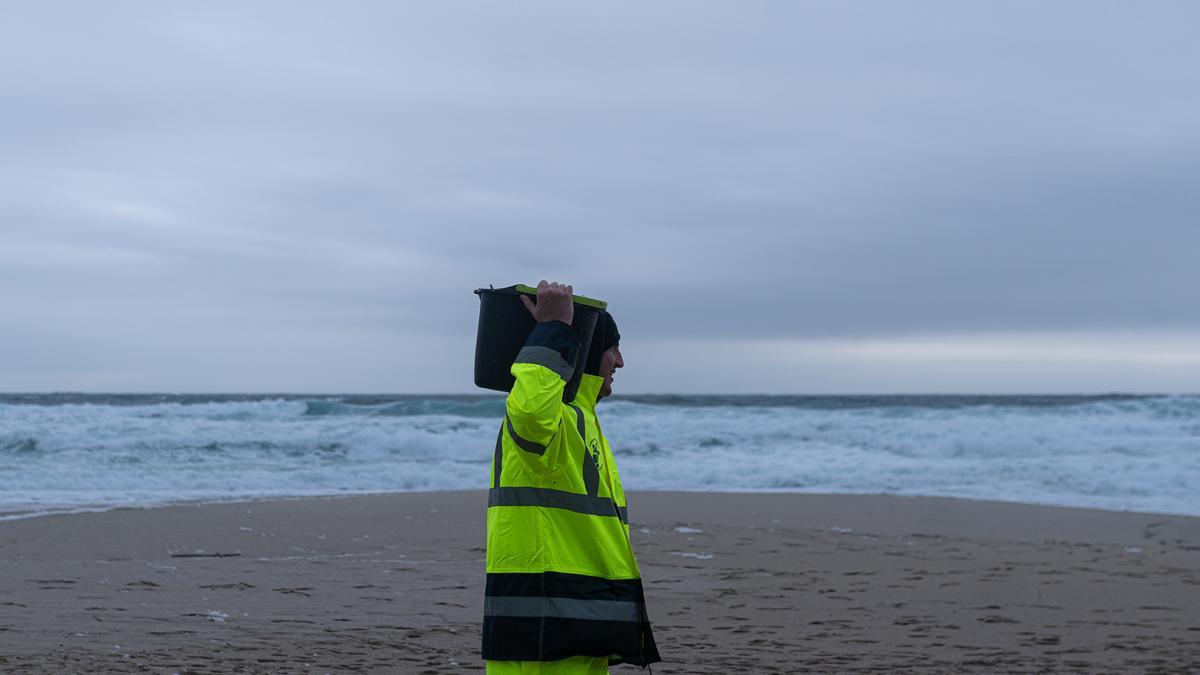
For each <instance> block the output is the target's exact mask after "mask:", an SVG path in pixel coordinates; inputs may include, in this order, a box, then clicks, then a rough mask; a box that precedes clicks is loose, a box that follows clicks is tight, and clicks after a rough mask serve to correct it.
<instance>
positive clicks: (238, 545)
mask: <svg viewBox="0 0 1200 675" xmlns="http://www.w3.org/2000/svg"><path fill="white" fill-rule="evenodd" d="M630 502H631V509H630V511H631V520H632V523H633V531H634V539H635V546H636V548H637V552H638V557H639V560H640V561H641V565H642V573H643V577H644V579H645V582H646V587H647V600H648V602H649V608H650V616H651V619H652V620H653V621H654V624H655V631H656V636H657V638H658V642H659V647H660V649H661V651H662V653H663V656H664V658H666V659H667V661H666V662H665V663H662V664H656V665H655V666H654V672H655V673H656V674H658V673H664V674H665V673H740V672H747V673H775V672H780V673H785V672H822V673H839V672H841V673H860V672H914V673H915V672H920V673H942V672H945V673H959V672H979V673H1041V672H1055V673H1059V672H1068V673H1069V672H1096V673H1109V672H1121V673H1143V672H1144V673H1181V672H1200V518H1189V517H1183V516H1165V515H1151V514H1128V513H1112V512H1102V511H1090V510H1081V509H1062V508H1053V507H1037V506H1024V505H1014V504H1003V503H992V502H973V501H962V500H953V499H934V498H897V497H881V496H838V495H783V494H779V495H766V494H715V495H713V494H699V493H635V494H632V495H631V496H630ZM485 503H486V496H485V494H484V493H482V492H440V493H417V494H390V495H374V496H357V497H347V498H336V499H303V500H285V501H270V502H249V503H231V504H207V505H181V506H173V507H169V508H159V509H122V510H117V511H111V512H105V513H85V514H70V515H57V516H48V517H39V518H32V519H25V520H10V521H2V522H0V672H4V673H23V672H32V673H63V672H117V673H124V672H152V673H176V672H178V673H189V672H191V673H232V672H239V673H259V672H262V673H276V672H281V673H292V672H295V673H346V672H380V673H387V672H394V673H444V672H447V673H448V672H459V671H482V669H483V663H482V661H481V660H480V659H479V656H478V650H479V624H480V615H481V613H482V594H483V556H484V551H483V544H484V532H483V528H484V520H483V513H484V505H485ZM637 671H638V669H637V668H632V667H626V666H622V667H617V668H614V669H613V672H614V673H622V672H627V673H633V672H637Z"/></svg>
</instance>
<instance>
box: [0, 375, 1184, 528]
mask: <svg viewBox="0 0 1200 675" xmlns="http://www.w3.org/2000/svg"><path fill="white" fill-rule="evenodd" d="M503 414H504V401H503V399H502V398H501V397H500V396H496V395H461V396H458V395H455V396H449V395H445V396H421V395H396V396H377V395H372V396H352V395H245V394H226V395H157V394H155V395H125V394H122V395H113V394H7V395H4V394H0V514H2V515H0V518H6V519H12V518H24V517H32V516H37V515H44V514H49V513H58V512H63V511H69V512H74V511H89V510H104V509H111V508H115V507H123V506H136V507H147V506H158V505H164V504H170V503H175V502H183V501H229V500H249V499H261V498H279V497H301V496H315V495H347V494H362V493H380V492H407V491H423V490H480V489H484V488H486V487H487V484H488V474H489V467H490V464H491V460H492V451H493V448H494V444H495V439H496V434H497V430H498V429H499V425H500V421H501V419H502V416H503ZM600 422H601V426H602V428H603V431H604V434H605V435H606V436H607V437H608V439H609V441H610V443H611V444H612V446H613V449H614V452H615V455H616V458H617V462H618V465H619V467H620V471H621V476H622V482H623V484H624V485H625V488H626V490H627V491H630V492H636V491H639V490H686V491H700V492H704V491H748V492H804V493H842V494H887V495H932V496H945V497H959V498H966V499H985V500H1002V501H1009V502H1022V503H1032V504H1052V505H1060V506H1076V507H1088V508H1095V509H1105V510H1114V511H1139V512H1155V513H1168V514H1186V515H1200V396H1126V395H1106V396H684V395H658V396H617V397H614V398H612V399H608V400H605V401H603V402H602V403H601V404H600Z"/></svg>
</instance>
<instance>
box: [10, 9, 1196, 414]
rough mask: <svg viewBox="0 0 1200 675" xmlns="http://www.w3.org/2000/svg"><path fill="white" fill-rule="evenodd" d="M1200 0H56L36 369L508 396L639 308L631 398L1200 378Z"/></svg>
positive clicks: (25, 285)
mask: <svg viewBox="0 0 1200 675" xmlns="http://www.w3.org/2000/svg"><path fill="white" fill-rule="evenodd" d="M1197 26H1200V5H1197V4H1196V3H1192V2H1177V3H1175V2H1155V3H1150V4H1146V3H1108V2H1052V3H1047V2H1025V3H1021V2H1004V3H963V2H915V3H893V2H878V3H868V2H827V3H813V2H785V1H783V0H780V1H778V2H770V3H758V2H747V1H745V0H739V1H738V2H724V3H717V2H696V1H687V2H655V3H644V2H628V3H621V2H605V3H563V2H544V3H540V2H539V3H514V2H506V3H484V2H480V3H467V2H445V1H440V0H439V1H437V2H428V3H416V2H378V3H369V2H353V3H345V2H324V3H312V2H303V3H300V2H280V3H269V2H253V3H247V2H229V3H215V2H203V3H200V2H196V3H190V4H184V3H162V2H142V3H129V2H104V3H95V2H83V1H79V2H74V3H61V2H28V3H6V4H5V10H4V20H3V21H0V116H2V124H0V310H2V311H0V329H2V330H3V339H2V341H0V345H2V347H0V391H61V390H72V391H163V392H184V391H189V392H192V391H253V392H261V391H292V392H470V391H473V390H474V389H473V386H472V382H471V369H472V358H473V350H474V338H475V323H476V319H477V312H478V300H477V298H476V297H475V296H474V295H472V293H471V291H472V289H474V288H476V287H480V286H487V285H488V284H494V285H496V286H503V285H510V284H513V283H517V282H525V283H536V282H537V280H539V279H542V278H549V279H554V280H561V281H565V282H571V283H573V284H574V285H575V288H576V290H577V291H578V292H581V293H584V294H587V295H591V296H593V297H599V298H604V299H607V300H608V301H609V302H610V304H611V307H612V310H613V313H614V316H615V317H616V318H617V320H618V323H619V325H620V328H621V332H622V338H623V341H622V347H623V351H624V354H625V357H626V363H627V367H626V369H625V370H624V371H622V372H621V373H620V374H619V375H618V378H617V385H616V389H617V392H618V393H620V392H621V391H625V392H639V393H641V392H797V393H808V392H1095V391H1165V392H1186V391H1198V390H1200V385H1198V384H1197V382H1200V317H1198V316H1197V297H1198V294H1200V68H1198V67H1197V64H1200V41H1198V40H1196V27H1197Z"/></svg>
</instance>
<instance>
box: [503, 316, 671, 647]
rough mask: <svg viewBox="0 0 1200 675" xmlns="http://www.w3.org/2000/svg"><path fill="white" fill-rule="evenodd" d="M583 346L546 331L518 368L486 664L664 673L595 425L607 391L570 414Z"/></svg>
mask: <svg viewBox="0 0 1200 675" xmlns="http://www.w3.org/2000/svg"><path fill="white" fill-rule="evenodd" d="M578 348H579V345H578V340H577V338H576V337H575V334H574V333H573V332H572V331H571V329H570V328H569V327H568V326H567V325H566V324H564V323H561V322H557V321H552V322H545V323H539V324H538V325H537V326H536V327H535V328H534V329H533V331H532V332H531V333H530V335H529V338H528V340H527V341H526V343H525V347H524V348H523V349H522V350H521V353H520V354H519V355H518V357H517V360H516V362H515V363H513V366H512V374H513V376H514V377H515V378H516V384H515V385H514V386H513V388H512V391H511V393H510V394H509V396H508V400H507V403H506V407H505V411H506V415H505V419H504V421H503V423H502V424H501V428H500V433H499V436H498V437H497V439H496V449H495V455H494V456H493V459H492V481H491V489H490V490H489V494H488V516H487V523H488V535H487V588H486V591H485V597H484V619H483V656H484V658H485V659H498V660H517V661H553V660H557V659H563V658H566V657H569V656H577V655H586V656H607V657H609V660H610V663H612V664H617V663H632V664H636V665H646V664H649V663H655V662H657V661H660V660H661V659H660V658H659V655H658V649H657V648H656V646H655V644H654V636H653V634H652V633H651V630H650V621H649V618H648V617H647V615H646V605H645V596H644V593H643V590H642V581H641V574H640V573H639V571H638V566H637V560H636V559H635V558H634V555H633V547H632V546H631V545H630V541H629V517H628V510H627V507H626V503H625V493H624V491H623V490H622V489H621V480H620V477H619V476H618V474H617V465H616V461H615V460H614V459H613V456H612V451H611V449H610V448H609V446H608V442H607V441H606V440H605V438H604V435H603V434H602V433H601V431H600V426H599V424H598V422H597V420H596V411H595V408H596V401H597V397H598V396H599V393H600V386H601V385H602V384H603V380H602V379H601V378H599V377H596V376H593V375H584V376H583V379H582V381H581V383H580V385H579V391H578V393H577V394H576V396H575V400H574V401H572V402H570V403H563V402H562V394H563V387H564V385H565V384H566V382H567V380H569V379H570V378H571V375H572V374H573V368H572V365H571V364H573V363H574V362H575V354H576V353H577V352H576V350H577V349H578Z"/></svg>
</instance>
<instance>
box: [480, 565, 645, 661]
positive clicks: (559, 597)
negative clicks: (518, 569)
mask: <svg viewBox="0 0 1200 675" xmlns="http://www.w3.org/2000/svg"><path fill="white" fill-rule="evenodd" d="M539 601H544V602H539ZM484 603H485V607H486V608H488V609H487V610H486V611H485V613H484V617H483V658H485V659H498V660H504V661H557V660H559V659H565V658H567V657H570V656H581V655H582V656H607V657H609V664H610V665H615V664H618V663H632V664H634V665H638V666H645V665H648V664H651V663H656V662H658V661H661V660H662V658H661V657H660V656H659V654H658V647H657V645H655V643H654V634H653V632H652V631H651V630H650V620H649V618H648V617H647V616H646V605H645V596H644V594H643V592H642V582H641V580H640V579H616V580H614V579H604V578H602V577H592V576H586V575H581V574H566V573H561V572H544V573H541V574H536V573H531V574H498V573H492V574H488V575H487V588H486V590H485V593H484ZM593 605H594V606H593ZM539 606H542V607H544V609H538V608H539ZM535 610H537V613H540V616H531V614H534V613H535Z"/></svg>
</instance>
